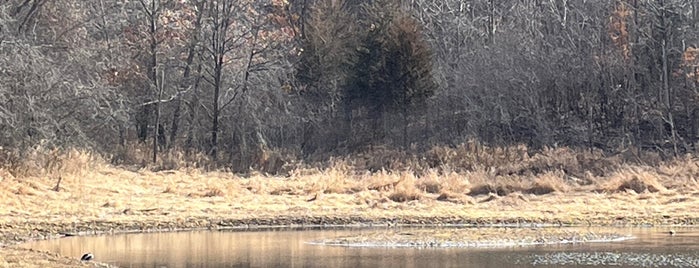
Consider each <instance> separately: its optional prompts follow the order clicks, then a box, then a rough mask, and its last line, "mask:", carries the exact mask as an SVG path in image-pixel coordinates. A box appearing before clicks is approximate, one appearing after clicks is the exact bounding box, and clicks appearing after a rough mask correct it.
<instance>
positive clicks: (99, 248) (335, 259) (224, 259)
mask: <svg viewBox="0 0 699 268" xmlns="http://www.w3.org/2000/svg"><path fill="white" fill-rule="evenodd" d="M414 229H417V228H413V229H411V228H403V229H402V230H405V231H411V230H414ZM598 229H599V228H598ZM385 230H386V231H389V229H385ZM603 230H605V231H613V232H616V233H623V234H630V235H632V236H633V237H634V239H630V240H624V241H614V242H605V243H583V244H565V245H539V246H526V247H488V248H462V247H450V248H410V247H343V246H327V245H318V244H317V243H313V241H321V240H323V239H331V238H336V237H343V236H357V235H360V236H361V235H362V234H363V233H367V234H368V233H371V234H375V233H376V232H381V231H382V229H347V228H338V229H296V230H290V229H277V230H275V229H259V230H247V231H193V232H170V233H144V234H123V235H112V236H85V237H66V238H61V239H54V240H45V241H36V242H31V243H27V244H24V247H27V248H32V249H37V250H46V251H52V252H58V253H60V254H62V255H65V256H75V257H76V258H79V257H80V256H81V255H82V254H83V253H85V252H92V253H93V254H94V255H95V260H97V261H100V262H104V263H109V264H113V265H117V266H120V267H604V266H614V267H699V229H675V230H676V234H675V235H670V234H669V233H668V230H669V228H663V229H660V228H659V229H654V228H633V229H630V228H620V229H614V228H611V229H610V228H605V229H603Z"/></svg>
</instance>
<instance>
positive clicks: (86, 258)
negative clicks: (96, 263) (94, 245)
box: [80, 252, 95, 261]
mask: <svg viewBox="0 0 699 268" xmlns="http://www.w3.org/2000/svg"><path fill="white" fill-rule="evenodd" d="M94 257H95V255H92V253H90V252H88V253H85V254H83V256H82V257H80V260H81V261H89V260H92V259H93V258H94Z"/></svg>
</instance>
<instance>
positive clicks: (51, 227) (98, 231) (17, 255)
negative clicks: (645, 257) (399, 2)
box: [0, 217, 699, 267]
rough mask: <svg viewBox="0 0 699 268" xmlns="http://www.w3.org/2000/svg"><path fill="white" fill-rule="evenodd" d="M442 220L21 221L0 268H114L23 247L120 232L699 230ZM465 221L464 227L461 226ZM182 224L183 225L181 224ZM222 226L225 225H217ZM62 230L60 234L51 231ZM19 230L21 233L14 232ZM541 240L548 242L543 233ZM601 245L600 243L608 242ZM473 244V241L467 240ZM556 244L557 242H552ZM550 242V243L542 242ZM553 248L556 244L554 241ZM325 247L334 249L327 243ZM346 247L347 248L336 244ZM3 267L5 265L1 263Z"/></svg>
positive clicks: (3, 228)
mask: <svg viewBox="0 0 699 268" xmlns="http://www.w3.org/2000/svg"><path fill="white" fill-rule="evenodd" d="M342 218H343V217H334V219H335V220H337V219H342ZM437 220H444V219H436V218H413V219H400V220H398V219H381V220H379V221H370V222H366V221H365V222H344V221H334V222H333V218H327V217H319V218H315V219H312V220H308V219H305V220H304V219H300V218H296V219H293V220H290V219H289V217H279V218H268V219H248V220H243V219H227V220H221V219H220V218H215V219H204V218H197V219H193V221H191V222H189V223H187V222H184V224H182V225H169V227H168V228H147V229H133V228H132V229H127V228H123V227H128V226H133V225H130V224H124V223H118V222H106V221H105V222H101V223H95V222H85V223H83V224H88V225H90V226H93V227H94V228H95V229H91V230H78V229H71V227H70V226H69V225H65V224H60V223H55V222H23V223H21V225H22V227H23V228H19V226H20V223H8V222H3V223H0V233H2V241H0V254H1V255H0V261H4V262H5V263H0V267H11V266H21V267H42V265H46V262H45V261H48V264H50V265H51V266H55V267H76V266H79V267H113V266H109V265H108V264H104V263H100V262H98V261H95V262H81V261H80V260H79V259H78V258H75V257H69V256H61V255H59V254H57V253H54V252H44V251H36V250H33V249H28V248H26V247H23V245H22V244H25V243H27V242H32V241H39V240H48V239H60V238H64V237H70V236H93V235H97V236H100V235H120V234H132V233H155V232H192V231H207V230H209V231H225V230H233V231H251V230H262V231H264V230H272V229H286V230H288V229H305V228H385V229H384V230H400V229H401V228H423V227H424V228H428V229H429V228H455V229H461V230H468V229H472V228H474V229H475V228H479V229H480V228H485V229H502V228H508V229H521V230H526V229H532V228H535V229H541V230H544V232H547V231H550V230H565V229H570V228H586V227H593V228H594V227H614V228H625V227H626V228H663V227H668V228H669V227H696V226H699V218H687V219H677V221H678V222H691V223H692V224H677V223H671V222H666V224H656V225H648V224H634V223H632V222H623V221H616V222H589V223H585V224H580V223H578V224H575V223H571V224H559V223H554V222H560V221H556V220H549V221H526V222H525V221H523V220H522V219H460V220H458V222H454V221H455V220H456V219H453V218H450V219H449V220H450V221H451V222H449V221H439V222H438V221H437ZM645 220H646V221H651V219H645ZM319 221H320V222H325V223H324V224H317V222H319ZM231 222H237V223H245V224H241V225H229V223H231ZM286 222H294V223H292V224H261V223H286ZM464 222H467V223H464ZM181 223H182V222H181ZM202 223H206V226H193V224H202ZM221 223H223V225H222V224H221ZM138 224H142V225H143V226H159V225H160V226H162V225H163V223H162V222H138ZM21 230H32V231H31V232H30V233H26V232H22V231H21ZM55 230H61V231H55ZM18 231H19V232H18ZM540 237H543V238H544V239H548V238H546V236H545V234H544V236H540ZM611 241H614V240H609V241H606V240H604V241H602V242H611ZM471 242H474V241H471ZM590 242H591V241H586V242H585V243H590ZM474 243H477V244H478V243H485V244H488V243H491V244H488V245H489V246H493V245H499V244H497V243H496V244H492V243H493V241H475V242H474ZM556 243H558V242H556ZM545 244H551V243H545ZM554 244H555V243H554ZM327 245H328V246H338V245H332V244H327ZM526 245H529V244H523V243H520V244H518V243H515V244H511V245H510V244H502V245H500V246H504V247H507V246H526ZM531 245H541V244H536V243H534V244H531ZM340 246H346V245H340ZM2 264H6V265H2Z"/></svg>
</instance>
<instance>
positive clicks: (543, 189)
mask: <svg viewBox="0 0 699 268" xmlns="http://www.w3.org/2000/svg"><path fill="white" fill-rule="evenodd" d="M121 150H122V151H120V152H119V153H118V154H117V155H111V156H108V157H106V158H108V159H110V161H107V160H105V158H103V157H102V156H100V155H97V154H95V153H92V152H90V151H86V150H78V149H66V150H58V149H48V148H42V147H40V146H38V147H35V148H32V149H31V150H27V151H23V152H19V151H12V150H6V149H0V176H1V177H12V178H18V179H19V178H31V177H44V178H54V179H59V178H71V177H82V176H83V175H84V174H86V173H87V172H88V171H91V170H92V171H94V170H99V169H101V168H103V167H104V166H105V165H108V163H110V162H111V163H113V164H117V165H121V166H123V167H131V166H133V165H135V166H136V169H137V170H142V169H145V170H149V171H151V172H157V171H162V170H176V171H178V172H181V173H183V174H188V173H191V172H198V173H199V174H208V173H207V172H211V170H212V169H214V168H215V167H216V166H217V165H215V163H212V160H211V159H210V158H209V157H208V156H207V155H205V154H202V153H187V152H184V151H181V150H169V151H165V152H163V153H161V154H160V155H159V160H158V162H156V163H148V161H149V160H150V157H151V156H150V153H151V152H150V151H149V149H148V146H144V145H138V144H131V145H127V146H125V147H123V148H122V149H121ZM283 155H284V154H283V153H279V152H273V151H268V152H265V151H261V153H260V157H258V158H256V160H255V161H257V162H256V164H255V166H256V167H257V169H259V170H262V171H259V172H256V171H253V172H249V173H248V174H247V177H248V178H249V179H248V180H245V181H243V182H242V183H241V184H242V189H244V190H245V191H248V192H251V193H254V194H263V195H307V196H309V199H312V198H310V197H314V196H315V197H317V196H319V195H328V194H360V193H371V194H370V196H376V197H378V198H385V199H386V200H391V201H393V202H409V201H413V200H438V201H452V202H462V201H463V200H464V198H466V199H468V198H470V197H474V196H479V195H497V196H507V195H510V194H512V193H521V194H532V195H546V194H552V193H561V194H566V193H569V192H579V191H595V192H606V193H614V192H628V191H633V192H637V193H640V192H663V191H667V190H668V189H689V190H696V189H697V188H698V183H697V180H696V178H697V177H698V176H699V160H697V158H696V157H693V156H684V157H680V158H676V159H671V160H669V161H660V160H657V158H653V157H652V155H650V156H649V157H646V156H648V154H643V153H639V152H638V151H636V152H634V153H631V154H613V155H609V154H605V153H604V152H601V151H596V150H577V149H572V148H544V149H543V150H541V151H537V152H532V151H530V150H529V149H528V148H527V147H526V146H523V145H518V146H510V147H489V146H485V145H482V144H480V143H477V142H473V141H471V142H468V143H465V144H462V145H460V146H456V147H443V146H442V147H434V148H432V149H431V150H429V151H427V152H424V153H410V152H407V151H401V150H392V149H388V148H381V147H379V148H376V150H374V151H371V152H364V153H359V154H356V155H352V156H347V157H342V158H334V159H331V160H329V161H328V162H327V165H316V164H305V163H303V162H302V161H298V160H294V161H284V160H283V159H287V158H289V156H288V155H287V156H283ZM253 162H254V161H253ZM139 163H140V164H139ZM126 169H129V168H126ZM219 170H220V169H219ZM281 170H285V171H283V172H282V171H281ZM220 171H223V172H224V173H231V172H230V171H229V170H227V169H225V168H224V169H223V170H220ZM275 173H282V174H284V176H273V175H268V174H275ZM166 186H167V185H166ZM207 187H208V188H206V189H200V190H199V191H198V192H197V193H196V195H197V196H204V197H216V196H227V195H230V194H234V193H236V192H238V191H240V189H228V188H230V186H225V187H223V186H221V187H217V186H215V185H213V186H207ZM163 188H164V189H165V190H163V191H162V193H166V194H167V193H179V192H181V189H176V188H170V187H169V186H167V187H165V186H164V187H163ZM362 195H364V194H362Z"/></svg>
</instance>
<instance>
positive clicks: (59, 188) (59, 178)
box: [53, 176, 63, 192]
mask: <svg viewBox="0 0 699 268" xmlns="http://www.w3.org/2000/svg"><path fill="white" fill-rule="evenodd" d="M62 180H63V177H61V176H58V182H56V187H53V190H54V191H56V192H58V191H60V190H61V181H62Z"/></svg>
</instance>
